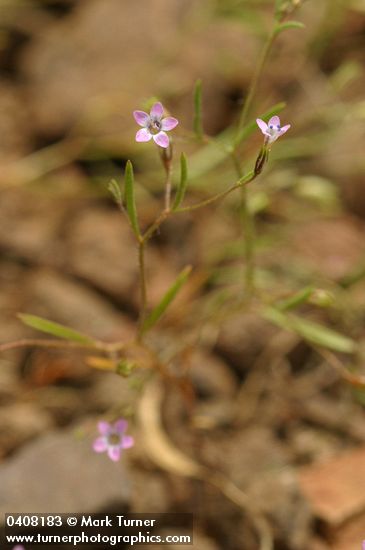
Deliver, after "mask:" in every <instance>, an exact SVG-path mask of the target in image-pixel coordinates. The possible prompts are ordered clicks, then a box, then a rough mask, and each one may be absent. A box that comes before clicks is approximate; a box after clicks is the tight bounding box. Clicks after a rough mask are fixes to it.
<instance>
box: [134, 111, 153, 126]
mask: <svg viewBox="0 0 365 550" xmlns="http://www.w3.org/2000/svg"><path fill="white" fill-rule="evenodd" d="M133 116H134V120H135V121H136V122H137V124H139V125H140V126H144V127H146V126H148V123H149V121H150V117H149V115H148V114H147V113H145V112H144V111H133Z"/></svg>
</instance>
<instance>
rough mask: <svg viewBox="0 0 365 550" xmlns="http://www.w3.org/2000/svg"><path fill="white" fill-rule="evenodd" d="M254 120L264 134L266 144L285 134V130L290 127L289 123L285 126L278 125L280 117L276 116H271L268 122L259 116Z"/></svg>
mask: <svg viewBox="0 0 365 550" xmlns="http://www.w3.org/2000/svg"><path fill="white" fill-rule="evenodd" d="M256 122H257V125H258V127H259V128H260V130H261V132H262V133H263V134H264V136H265V143H267V144H268V145H271V144H272V143H274V141H276V140H277V139H278V138H279V137H280V136H282V135H283V134H285V132H287V131H288V130H289V128H290V124H287V125H286V126H280V118H279V117H278V116H273V117H271V118H270V120H269V122H268V124H266V122H264V121H263V120H261V118H257V119H256Z"/></svg>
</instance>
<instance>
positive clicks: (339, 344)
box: [263, 308, 357, 353]
mask: <svg viewBox="0 0 365 550" xmlns="http://www.w3.org/2000/svg"><path fill="white" fill-rule="evenodd" d="M263 316H264V317H265V319H267V320H268V321H271V322H272V323H274V324H275V325H277V326H279V327H281V328H283V329H286V330H289V331H292V332H295V333H297V334H299V336H301V337H302V338H304V340H307V341H308V342H311V343H312V344H315V345H317V346H322V347H324V348H329V349H332V350H334V351H339V352H342V353H354V351H355V350H356V347H357V346H356V342H355V341H354V340H352V339H351V338H348V337H347V336H343V335H342V334H340V333H338V332H336V331H334V330H332V329H329V328H327V327H325V326H323V325H320V324H319V323H315V322H313V321H309V320H308V319H301V318H299V317H297V316H294V315H285V314H284V313H282V312H281V311H278V310H277V309H274V308H267V309H265V310H264V312H263Z"/></svg>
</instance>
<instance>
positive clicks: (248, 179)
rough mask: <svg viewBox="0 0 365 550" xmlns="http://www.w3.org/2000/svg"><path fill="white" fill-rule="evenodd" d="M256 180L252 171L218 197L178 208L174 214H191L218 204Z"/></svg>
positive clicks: (217, 195)
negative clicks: (233, 192) (193, 211)
mask: <svg viewBox="0 0 365 550" xmlns="http://www.w3.org/2000/svg"><path fill="white" fill-rule="evenodd" d="M255 178H256V174H255V173H254V172H253V171H252V170H251V172H249V173H248V174H246V176H244V177H241V178H240V179H239V180H238V181H237V182H236V183H235V184H234V185H232V186H231V187H229V188H228V189H226V190H225V191H221V192H220V193H217V194H216V195H213V197H210V198H209V199H205V200H204V201H201V202H197V203H196V204H192V205H190V206H184V207H182V208H178V209H177V210H175V211H174V212H191V211H192V210H197V209H198V208H202V207H203V206H207V205H208V204H212V203H213V202H216V201H217V200H219V199H224V198H225V197H226V196H227V195H229V194H230V193H232V191H235V190H236V189H239V188H240V187H242V188H243V187H245V185H247V184H248V183H250V182H251V181H252V180H254V179H255Z"/></svg>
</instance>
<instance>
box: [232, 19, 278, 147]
mask: <svg viewBox="0 0 365 550" xmlns="http://www.w3.org/2000/svg"><path fill="white" fill-rule="evenodd" d="M275 30H276V26H275V27H273V29H272V31H271V32H270V34H269V36H268V37H267V40H266V42H265V45H264V47H263V50H262V52H261V56H260V59H259V62H258V63H257V65H256V67H255V71H254V74H253V76H252V80H251V84H250V87H249V90H248V93H247V97H246V100H245V102H244V105H243V108H242V111H241V114H240V118H239V122H238V127H237V133H236V138H235V143H234V146H235V150H237V147H238V146H239V144H240V141H241V140H240V136H241V132H242V130H243V127H244V125H245V124H246V122H247V117H248V114H249V111H250V108H251V105H252V101H253V98H254V97H255V94H256V91H257V86H258V83H259V80H260V77H261V74H262V72H263V69H264V65H265V62H266V60H267V58H268V55H269V53H270V50H271V46H272V44H273V42H274V38H275Z"/></svg>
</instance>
